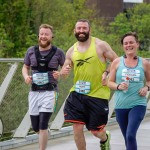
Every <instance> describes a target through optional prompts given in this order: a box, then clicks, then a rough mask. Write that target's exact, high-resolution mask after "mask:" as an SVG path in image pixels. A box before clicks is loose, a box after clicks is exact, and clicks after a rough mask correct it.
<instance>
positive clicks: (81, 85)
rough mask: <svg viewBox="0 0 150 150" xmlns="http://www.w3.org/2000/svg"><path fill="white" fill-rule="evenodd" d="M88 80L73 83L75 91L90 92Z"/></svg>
mask: <svg viewBox="0 0 150 150" xmlns="http://www.w3.org/2000/svg"><path fill="white" fill-rule="evenodd" d="M90 85H91V84H90V82H87V81H81V80H80V81H77V82H76V84H75V91H76V92H77V93H81V94H88V93H89V92H90Z"/></svg>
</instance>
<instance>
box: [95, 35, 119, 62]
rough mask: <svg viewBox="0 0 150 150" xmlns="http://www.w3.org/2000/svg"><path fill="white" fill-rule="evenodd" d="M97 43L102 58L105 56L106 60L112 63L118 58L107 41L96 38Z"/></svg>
mask: <svg viewBox="0 0 150 150" xmlns="http://www.w3.org/2000/svg"><path fill="white" fill-rule="evenodd" d="M95 43H96V51H97V53H98V55H99V56H100V55H101V57H102V56H103V57H104V58H105V59H109V60H110V61H111V62H112V61H113V60H114V59H115V58H117V57H118V56H117V54H116V53H115V52H114V51H113V50H112V48H111V46H110V45H109V44H108V43H107V42H106V41H103V40H101V39H98V38H96V40H95Z"/></svg>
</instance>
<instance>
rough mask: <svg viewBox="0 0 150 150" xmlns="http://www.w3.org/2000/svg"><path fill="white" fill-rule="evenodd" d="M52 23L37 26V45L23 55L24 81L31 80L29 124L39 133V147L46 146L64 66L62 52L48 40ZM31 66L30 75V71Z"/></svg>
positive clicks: (51, 32) (41, 149)
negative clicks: (60, 73)
mask: <svg viewBox="0 0 150 150" xmlns="http://www.w3.org/2000/svg"><path fill="white" fill-rule="evenodd" d="M52 38H53V27H52V26H50V25H48V24H42V25H41V26H40V27H39V38H38V41H39V45H38V46H32V47H30V48H29V49H28V50H27V52H26V55H25V58H24V65H23V68H22V74H23V77H24V79H25V83H27V84H31V90H30V92H29V96H28V101H29V114H30V118H31V123H32V128H33V130H34V131H35V132H37V133H39V146H40V150H45V149H46V145H47V141H48V122H49V119H50V117H51V115H52V112H53V109H54V105H55V95H56V94H55V93H56V91H57V77H58V76H59V72H58V71H57V70H58V67H59V66H61V67H62V66H63V64H64V61H65V54H64V53H63V51H62V50H61V49H59V48H56V47H55V46H53V45H52V44H51V42H52ZM30 69H31V75H30V73H29V72H30Z"/></svg>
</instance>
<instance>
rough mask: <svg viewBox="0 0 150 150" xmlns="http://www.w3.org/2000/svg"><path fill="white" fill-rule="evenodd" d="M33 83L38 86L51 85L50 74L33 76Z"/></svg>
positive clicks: (35, 74)
mask: <svg viewBox="0 0 150 150" xmlns="http://www.w3.org/2000/svg"><path fill="white" fill-rule="evenodd" d="M32 81H33V83H35V84H37V85H44V84H47V83H49V78H48V73H47V72H46V73H34V74H33V75H32Z"/></svg>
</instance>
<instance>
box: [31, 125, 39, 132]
mask: <svg viewBox="0 0 150 150" xmlns="http://www.w3.org/2000/svg"><path fill="white" fill-rule="evenodd" d="M32 129H33V131H34V132H36V133H38V132H39V126H38V124H37V125H36V124H33V125H32Z"/></svg>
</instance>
